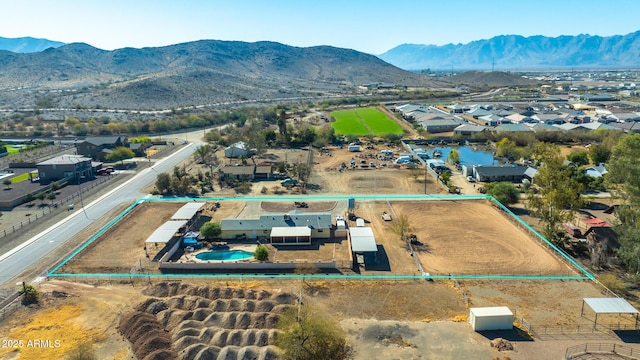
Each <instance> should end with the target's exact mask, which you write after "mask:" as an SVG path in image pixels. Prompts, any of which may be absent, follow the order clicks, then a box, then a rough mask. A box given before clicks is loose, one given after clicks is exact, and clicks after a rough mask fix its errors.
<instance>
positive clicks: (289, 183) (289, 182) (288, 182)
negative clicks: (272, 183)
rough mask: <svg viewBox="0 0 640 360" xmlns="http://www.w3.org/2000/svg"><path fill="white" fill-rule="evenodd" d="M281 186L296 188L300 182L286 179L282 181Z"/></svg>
mask: <svg viewBox="0 0 640 360" xmlns="http://www.w3.org/2000/svg"><path fill="white" fill-rule="evenodd" d="M280 185H282V186H296V185H298V182H297V181H296V180H294V179H284V180H282V181H280Z"/></svg>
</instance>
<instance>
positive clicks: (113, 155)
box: [106, 146, 135, 164]
mask: <svg viewBox="0 0 640 360" xmlns="http://www.w3.org/2000/svg"><path fill="white" fill-rule="evenodd" d="M134 156H135V154H134V153H133V150H131V149H129V148H128V147H124V146H119V147H117V148H115V149H113V150H111V152H110V153H109V154H107V156H106V159H107V161H111V162H116V161H120V162H122V164H124V160H125V159H131V158H132V157H134Z"/></svg>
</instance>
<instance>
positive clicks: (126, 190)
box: [0, 133, 201, 285]
mask: <svg viewBox="0 0 640 360" xmlns="http://www.w3.org/2000/svg"><path fill="white" fill-rule="evenodd" d="M200 134H201V133H200ZM199 144H200V143H199V142H196V143H189V144H188V145H186V146H184V147H183V148H181V149H180V150H178V151H177V152H175V153H173V154H172V155H170V156H168V157H166V158H164V159H161V160H160V161H158V162H156V163H155V164H154V165H153V166H152V167H149V168H146V169H144V170H142V171H140V172H139V173H138V174H136V175H135V176H134V177H132V178H131V179H129V180H127V181H126V182H125V183H123V184H121V185H119V186H118V187H116V188H115V189H113V190H111V191H109V192H108V193H106V194H104V195H102V196H100V198H98V199H96V200H94V201H93V202H91V203H89V204H84V207H82V204H77V203H76V204H75V210H74V211H73V212H72V213H70V215H69V216H68V217H66V218H65V219H63V220H61V221H59V222H58V223H56V224H54V225H53V226H51V227H49V228H48V229H46V230H44V231H42V232H41V233H39V234H37V235H36V236H34V237H32V238H31V239H29V240H27V241H25V242H24V243H22V244H20V245H19V246H16V247H15V248H13V249H12V250H10V251H9V252H7V253H6V254H3V255H2V256H0V284H1V285H5V284H6V283H7V282H9V281H10V280H11V279H13V278H14V277H16V276H17V275H19V274H21V273H22V272H24V271H25V270H27V269H28V268H29V267H31V266H33V265H34V264H36V263H37V262H39V261H41V259H42V258H43V257H44V256H46V255H47V254H49V253H50V252H51V251H53V250H55V249H57V248H58V247H60V246H62V245H63V244H64V243H65V242H67V241H68V240H69V239H71V238H72V237H74V236H75V235H76V234H78V233H79V232H81V231H82V230H83V229H85V228H86V227H87V226H89V225H90V224H91V223H92V222H94V221H96V220H97V219H100V218H101V217H102V216H104V215H105V214H107V212H109V211H110V210H111V209H113V208H115V207H117V206H119V205H121V204H123V203H133V202H134V201H136V200H137V199H139V198H140V197H142V196H144V195H146V194H143V193H142V192H141V190H142V189H143V188H144V187H145V186H147V185H148V184H150V183H152V182H154V181H155V179H156V177H157V175H158V174H161V173H164V172H167V171H170V170H171V169H173V167H175V166H176V165H178V164H179V163H180V162H182V161H183V160H185V159H187V158H188V157H189V156H191V155H192V154H193V152H194V151H195V149H196V147H197V146H198V145H199Z"/></svg>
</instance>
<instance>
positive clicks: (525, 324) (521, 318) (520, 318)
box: [514, 310, 533, 334]
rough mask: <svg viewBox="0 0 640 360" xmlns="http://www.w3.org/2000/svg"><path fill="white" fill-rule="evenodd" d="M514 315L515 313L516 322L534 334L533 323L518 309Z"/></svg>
mask: <svg viewBox="0 0 640 360" xmlns="http://www.w3.org/2000/svg"><path fill="white" fill-rule="evenodd" d="M514 315H515V316H514V318H515V320H516V322H517V323H519V324H520V325H522V327H523V328H524V329H525V330H526V331H527V333H529V334H533V331H532V330H531V324H530V323H529V322H528V321H527V320H526V319H525V318H524V316H522V315H521V314H520V313H518V311H517V310H516V311H515V314H514Z"/></svg>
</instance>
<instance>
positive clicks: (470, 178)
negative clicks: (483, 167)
mask: <svg viewBox="0 0 640 360" xmlns="http://www.w3.org/2000/svg"><path fill="white" fill-rule="evenodd" d="M467 181H468V182H476V179H475V178H474V177H473V176H467Z"/></svg>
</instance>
